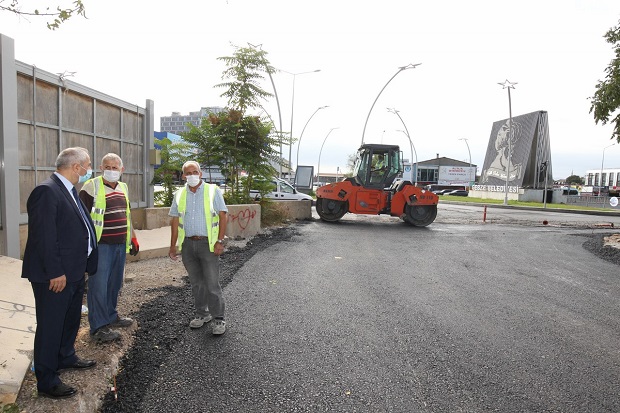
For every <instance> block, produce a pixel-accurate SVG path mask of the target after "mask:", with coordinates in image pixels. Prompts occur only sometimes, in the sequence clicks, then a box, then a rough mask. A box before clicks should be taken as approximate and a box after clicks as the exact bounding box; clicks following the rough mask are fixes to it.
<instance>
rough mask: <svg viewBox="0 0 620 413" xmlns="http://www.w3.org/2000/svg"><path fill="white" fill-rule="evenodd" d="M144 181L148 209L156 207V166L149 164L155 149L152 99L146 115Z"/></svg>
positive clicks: (146, 108) (147, 106)
mask: <svg viewBox="0 0 620 413" xmlns="http://www.w3.org/2000/svg"><path fill="white" fill-rule="evenodd" d="M144 135H145V136H144V141H143V142H144V145H143V146H142V147H143V148H144V175H143V176H144V179H143V185H144V187H145V188H146V207H147V208H153V207H154V206H155V198H154V193H153V192H154V191H153V185H151V181H152V180H153V177H154V176H155V166H154V165H151V164H150V162H149V151H150V150H151V149H155V103H154V102H153V101H152V100H151V99H147V100H146V105H145V113H144Z"/></svg>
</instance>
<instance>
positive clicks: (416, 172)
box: [387, 108, 418, 186]
mask: <svg viewBox="0 0 620 413" xmlns="http://www.w3.org/2000/svg"><path fill="white" fill-rule="evenodd" d="M387 110H388V112H390V113H393V114H395V115H396V116H398V119H400V122H401V123H402V124H403V127H404V128H405V130H404V131H401V132H403V133H404V134H405V136H406V137H407V139H409V146H410V147H411V161H412V162H413V154H414V152H415V167H414V168H413V176H414V180H415V182H414V185H415V186H418V152H417V151H416V150H415V147H414V146H413V141H412V140H411V135H409V129H407V125H405V121H404V120H403V118H402V117H401V116H400V113H399V112H398V111H397V110H396V109H394V108H387Z"/></svg>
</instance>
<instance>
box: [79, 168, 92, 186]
mask: <svg viewBox="0 0 620 413" xmlns="http://www.w3.org/2000/svg"><path fill="white" fill-rule="evenodd" d="M80 167H81V168H82V169H84V170H85V171H86V175H80V174H78V176H79V178H78V184H83V183H84V182H86V181H88V180H89V179H90V176H91V175H92V174H93V170H92V169H90V168H88V169H86V168H84V167H83V166H82V165H80Z"/></svg>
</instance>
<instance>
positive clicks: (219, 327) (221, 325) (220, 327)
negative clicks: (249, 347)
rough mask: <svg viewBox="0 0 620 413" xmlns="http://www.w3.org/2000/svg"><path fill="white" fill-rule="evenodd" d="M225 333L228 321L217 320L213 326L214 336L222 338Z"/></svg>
mask: <svg viewBox="0 0 620 413" xmlns="http://www.w3.org/2000/svg"><path fill="white" fill-rule="evenodd" d="M225 332H226V321H224V320H215V324H213V335H215V336H221V335H222V334H224V333H225Z"/></svg>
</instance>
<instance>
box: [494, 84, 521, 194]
mask: <svg viewBox="0 0 620 413" xmlns="http://www.w3.org/2000/svg"><path fill="white" fill-rule="evenodd" d="M516 84H517V83H516V82H515V83H512V82H510V81H508V79H506V81H505V82H504V83H498V85H501V86H502V89H508V115H509V118H508V119H509V120H508V163H507V164H506V187H505V192H504V205H508V181H509V180H510V159H511V158H512V134H513V131H514V129H513V128H512V101H511V99H510V89H514V88H515V86H514V85H516Z"/></svg>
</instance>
